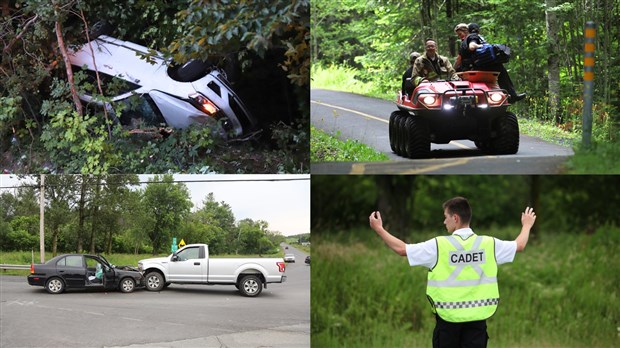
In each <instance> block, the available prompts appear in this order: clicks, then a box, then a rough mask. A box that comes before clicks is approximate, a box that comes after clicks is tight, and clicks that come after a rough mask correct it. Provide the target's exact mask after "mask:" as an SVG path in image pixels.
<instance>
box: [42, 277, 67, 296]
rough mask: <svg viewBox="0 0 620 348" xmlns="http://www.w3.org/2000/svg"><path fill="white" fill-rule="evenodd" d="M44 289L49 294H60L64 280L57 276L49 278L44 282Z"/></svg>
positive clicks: (63, 287) (63, 288) (63, 289)
mask: <svg viewBox="0 0 620 348" xmlns="http://www.w3.org/2000/svg"><path fill="white" fill-rule="evenodd" d="M45 290H47V292H49V293H50V294H60V293H61V292H63V291H65V282H63V281H62V279H60V278H58V277H54V278H50V279H48V280H47V283H45Z"/></svg>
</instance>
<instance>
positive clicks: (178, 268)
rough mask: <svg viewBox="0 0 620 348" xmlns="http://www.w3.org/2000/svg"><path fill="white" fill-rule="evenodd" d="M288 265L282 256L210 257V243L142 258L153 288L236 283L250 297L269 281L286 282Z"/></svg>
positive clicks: (150, 286) (143, 268)
mask: <svg viewBox="0 0 620 348" xmlns="http://www.w3.org/2000/svg"><path fill="white" fill-rule="evenodd" d="M285 267H286V266H285V263H284V261H283V260H282V259H281V258H221V259H218V258H210V257H209V246H208V245H206V244H188V245H187V246H184V247H183V248H181V249H179V250H178V251H176V252H175V253H173V254H170V255H168V256H166V257H159V258H152V259H144V260H140V261H139V262H138V268H139V269H140V270H141V271H142V272H143V273H144V277H145V278H146V289H147V290H149V291H161V290H162V289H163V288H165V287H166V286H168V285H170V284H171V283H178V284H204V285H234V286H235V287H237V289H239V292H240V293H241V294H242V295H244V296H248V297H255V296H258V295H259V294H260V293H261V292H262V291H263V287H265V288H266V287H267V284H268V283H283V282H285V281H286V276H285V275H284V271H285Z"/></svg>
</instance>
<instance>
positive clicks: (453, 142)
mask: <svg viewBox="0 0 620 348" xmlns="http://www.w3.org/2000/svg"><path fill="white" fill-rule="evenodd" d="M310 102H312V103H315V104H319V105H323V106H327V107H330V108H334V109H339V110H342V111H347V112H351V113H354V114H358V115H361V116H364V117H366V118H370V119H373V120H376V121H381V122H383V123H390V121H388V120H384V119H382V118H379V117H377V116H373V115H369V114H366V113H363V112H360V111H356V110H352V109H347V108H343V107H342V106H336V105H332V104H327V103H321V102H318V101H316V100H310ZM450 144H453V145H454V146H456V147H460V148H461V149H466V150H471V149H473V148H472V147H470V146H467V145H465V144H461V143H459V142H458V141H456V140H453V141H451V142H450Z"/></svg>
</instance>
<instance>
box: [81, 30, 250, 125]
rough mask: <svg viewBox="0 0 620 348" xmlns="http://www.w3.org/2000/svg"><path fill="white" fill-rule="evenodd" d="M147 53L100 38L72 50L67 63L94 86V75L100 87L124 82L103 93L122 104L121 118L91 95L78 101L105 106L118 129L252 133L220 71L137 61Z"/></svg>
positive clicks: (157, 59) (200, 65)
mask: <svg viewBox="0 0 620 348" xmlns="http://www.w3.org/2000/svg"><path fill="white" fill-rule="evenodd" d="M91 47H92V50H91ZM149 51H150V52H151V53H152V52H153V50H149V49H148V48H146V47H144V46H140V45H137V44H134V43H131V42H127V41H122V40H118V39H115V38H112V37H109V36H103V35H102V36H100V37H98V38H97V39H96V40H93V41H91V43H90V44H84V45H82V46H81V47H80V48H79V49H77V50H73V51H72V52H71V53H70V60H71V64H72V65H73V66H75V67H76V68H78V69H79V68H84V67H85V68H86V70H85V72H86V74H87V75H88V78H89V80H90V81H91V83H93V85H95V86H96V75H95V70H97V71H98V72H99V78H100V80H101V81H102V83H103V84H106V85H107V84H113V83H114V81H115V79H120V80H122V81H124V82H125V83H123V84H122V88H121V90H120V91H119V92H116V93H115V95H107V94H106V97H111V99H112V101H113V102H123V103H125V104H126V107H125V108H124V110H123V112H122V113H121V115H116V114H114V111H113V109H112V107H111V105H109V103H104V102H102V101H100V100H98V99H97V98H94V97H93V96H92V95H88V94H81V95H80V98H81V99H82V101H84V102H86V103H88V104H91V105H95V106H99V107H105V108H106V109H107V110H108V112H109V113H112V115H113V116H114V117H116V119H118V120H119V121H120V122H121V123H122V124H123V125H132V124H135V123H136V122H139V123H141V124H143V125H146V126H161V125H166V126H169V127H173V128H186V127H189V126H190V125H192V124H205V125H208V126H211V127H214V129H215V130H216V131H217V132H218V133H220V134H222V135H225V136H232V137H241V136H245V135H248V134H250V133H252V132H254V131H255V130H256V126H257V121H256V119H255V118H254V117H253V116H252V114H251V113H250V112H249V111H248V110H247V108H246V107H245V106H244V105H243V102H242V101H241V99H239V97H238V96H237V95H236V94H235V92H234V91H233V90H232V88H231V87H230V84H229V83H228V81H227V79H226V75H225V74H224V73H223V71H221V70H219V69H217V68H216V67H214V66H212V65H209V64H205V63H203V62H201V61H197V60H194V61H190V62H188V63H186V64H184V65H181V66H175V65H173V64H171V62H170V61H167V60H164V59H163V58H162V55H161V54H160V53H159V52H155V53H156V55H155V56H154V57H152V58H149V59H150V60H151V62H147V61H146V60H145V59H141V57H140V55H145V54H149ZM152 62H154V64H151V63H152ZM104 93H105V92H104Z"/></svg>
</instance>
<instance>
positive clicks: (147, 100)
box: [121, 94, 165, 126]
mask: <svg viewBox="0 0 620 348" xmlns="http://www.w3.org/2000/svg"><path fill="white" fill-rule="evenodd" d="M122 102H123V103H124V104H125V109H124V110H123V113H122V116H121V123H122V124H123V125H130V124H131V123H132V122H134V121H137V122H139V123H143V124H144V125H146V126H159V125H161V124H165V121H164V118H163V116H162V115H161V112H160V111H159V109H158V108H157V106H156V105H155V103H154V102H153V100H152V99H151V97H150V96H149V95H148V94H143V95H140V94H134V95H132V96H130V97H129V98H126V99H124V100H123V101H122Z"/></svg>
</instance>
